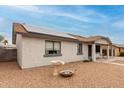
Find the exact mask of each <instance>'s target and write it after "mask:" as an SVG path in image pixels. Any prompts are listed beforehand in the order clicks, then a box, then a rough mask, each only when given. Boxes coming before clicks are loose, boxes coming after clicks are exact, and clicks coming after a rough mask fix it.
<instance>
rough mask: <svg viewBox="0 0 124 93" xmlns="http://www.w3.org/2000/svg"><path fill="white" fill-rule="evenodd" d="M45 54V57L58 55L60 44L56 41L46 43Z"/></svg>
mask: <svg viewBox="0 0 124 93" xmlns="http://www.w3.org/2000/svg"><path fill="white" fill-rule="evenodd" d="M45 53H46V54H47V55H48V54H49V55H52V54H60V53H61V43H60V42H58V41H46V47H45Z"/></svg>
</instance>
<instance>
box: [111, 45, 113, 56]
mask: <svg viewBox="0 0 124 93" xmlns="http://www.w3.org/2000/svg"><path fill="white" fill-rule="evenodd" d="M111 54H112V55H111V56H112V57H113V46H111Z"/></svg>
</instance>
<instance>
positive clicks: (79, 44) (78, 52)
mask: <svg viewBox="0 0 124 93" xmlns="http://www.w3.org/2000/svg"><path fill="white" fill-rule="evenodd" d="M77 54H78V55H80V54H82V43H78V45H77Z"/></svg>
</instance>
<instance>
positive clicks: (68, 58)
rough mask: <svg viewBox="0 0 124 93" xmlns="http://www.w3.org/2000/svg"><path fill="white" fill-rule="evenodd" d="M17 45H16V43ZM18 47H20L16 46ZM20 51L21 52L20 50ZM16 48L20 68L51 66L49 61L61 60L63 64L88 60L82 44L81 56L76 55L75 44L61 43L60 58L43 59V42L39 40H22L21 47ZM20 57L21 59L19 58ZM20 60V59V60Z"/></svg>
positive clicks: (86, 51)
mask: <svg viewBox="0 0 124 93" xmlns="http://www.w3.org/2000/svg"><path fill="white" fill-rule="evenodd" d="M17 44H18V43H17ZM18 46H20V45H18ZM20 47H21V48H22V50H21V48H20ZM20 47H18V50H19V51H21V52H22V53H19V52H18V54H19V55H18V56H19V59H18V61H19V63H20V62H21V63H20V64H21V67H22V68H30V67H38V66H43V65H49V64H51V63H50V61H51V60H63V61H65V62H73V61H80V60H84V59H88V50H87V45H85V44H83V55H77V43H76V42H65V41H61V53H62V56H58V57H44V56H43V55H44V54H45V40H44V39H39V38H29V37H23V38H22V46H20ZM21 56H22V57H21ZM20 58H21V59H20Z"/></svg>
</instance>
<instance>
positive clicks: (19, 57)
mask: <svg viewBox="0 0 124 93" xmlns="http://www.w3.org/2000/svg"><path fill="white" fill-rule="evenodd" d="M16 48H17V61H18V64H19V65H20V67H21V66H22V35H20V34H17V37H16Z"/></svg>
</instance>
